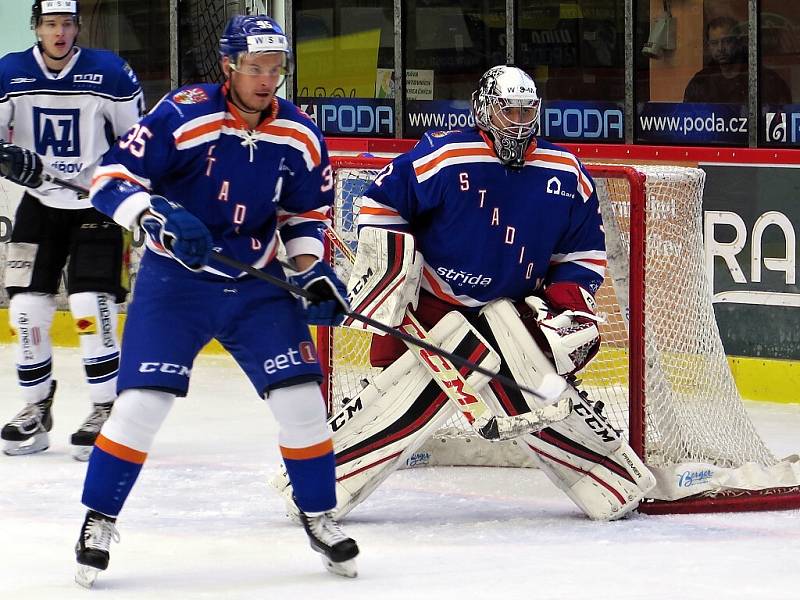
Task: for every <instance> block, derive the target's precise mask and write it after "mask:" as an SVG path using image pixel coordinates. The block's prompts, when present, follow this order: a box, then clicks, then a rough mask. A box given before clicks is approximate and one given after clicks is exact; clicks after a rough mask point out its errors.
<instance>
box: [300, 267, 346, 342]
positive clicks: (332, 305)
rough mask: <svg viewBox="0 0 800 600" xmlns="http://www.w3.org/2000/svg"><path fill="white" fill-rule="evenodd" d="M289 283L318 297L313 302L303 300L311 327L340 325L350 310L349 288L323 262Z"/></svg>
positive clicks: (302, 272)
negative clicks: (348, 300)
mask: <svg viewBox="0 0 800 600" xmlns="http://www.w3.org/2000/svg"><path fill="white" fill-rule="evenodd" d="M289 283H291V284H293V285H296V286H297V287H301V288H303V289H304V290H308V291H309V292H311V293H312V294H314V295H315V296H316V298H314V299H313V300H309V299H308V298H302V301H303V308H305V309H306V318H307V319H308V323H309V325H327V326H328V327H333V326H335V325H339V324H341V322H342V321H343V320H344V316H345V312H347V311H349V310H350V304H349V303H348V302H347V288H346V287H345V285H344V284H343V283H342V282H341V280H340V279H339V278H338V277H337V276H336V273H334V272H333V269H331V268H330V267H329V266H328V265H327V263H325V262H323V261H320V260H318V261H317V262H315V263H314V264H312V265H311V266H310V267H308V268H307V269H306V270H305V271H300V272H299V273H295V274H293V275H290V276H289Z"/></svg>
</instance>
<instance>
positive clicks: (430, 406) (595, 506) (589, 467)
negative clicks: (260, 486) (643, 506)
mask: <svg viewBox="0 0 800 600" xmlns="http://www.w3.org/2000/svg"><path fill="white" fill-rule="evenodd" d="M539 104H540V99H539V96H538V94H537V90H536V85H535V83H534V81H533V79H532V78H531V77H530V76H528V75H527V74H526V73H525V72H524V71H522V70H521V69H518V68H516V67H513V66H497V67H494V68H492V69H490V70H489V71H487V72H486V73H485V74H484V75H483V76H482V77H481V80H480V82H479V84H478V89H477V90H476V91H475V93H474V94H473V102H472V110H473V114H474V117H475V122H476V124H477V127H475V128H470V129H465V130H457V131H432V132H428V133H426V134H425V136H424V137H423V139H421V140H420V142H419V143H418V144H417V145H416V146H415V147H414V148H413V149H412V150H411V151H409V152H407V153H405V154H403V155H401V156H398V157H397V158H395V159H394V160H393V161H392V162H391V163H390V164H389V165H388V166H387V167H386V168H385V169H384V170H383V171H382V172H381V173H380V174H379V175H378V176H377V177H376V178H375V180H374V181H373V183H372V184H371V185H370V186H369V188H368V189H367V190H366V192H365V193H364V196H363V197H362V198H361V199H360V200H359V205H360V211H359V221H358V224H359V230H360V231H359V245H358V255H357V257H356V262H355V265H354V267H353V272H352V274H351V278H350V282H349V285H348V289H349V290H350V298H351V304H352V306H353V310H354V311H358V312H361V313H362V314H368V315H381V320H382V322H383V323H384V324H386V325H392V326H402V327H404V328H406V329H405V330H406V331H408V330H409V329H408V327H409V320H408V317H407V316H406V312H405V311H406V308H407V307H408V306H409V304H410V305H411V306H413V307H414V308H413V310H412V313H413V314H414V315H416V318H417V319H418V321H419V323H421V326H422V328H424V329H428V330H429V331H428V334H427V335H428V337H429V338H430V340H431V341H435V342H437V343H439V344H440V345H447V346H448V348H446V349H450V348H453V349H454V350H455V353H456V354H459V355H461V356H463V357H466V358H469V359H470V360H473V361H474V362H478V361H479V360H484V359H486V360H489V358H488V357H489V356H494V357H495V358H493V359H492V360H494V361H495V364H496V366H497V368H498V370H499V373H500V374H502V375H504V376H506V377H507V378H513V379H514V380H515V381H516V382H517V383H518V384H520V385H521V386H523V387H524V388H527V389H533V390H540V391H542V390H544V387H543V386H545V384H546V383H547V382H548V381H550V382H552V381H554V380H555V381H559V380H558V376H562V377H566V378H567V381H568V382H569V385H567V386H566V389H565V391H564V392H563V393H562V394H561V396H559V397H557V398H552V397H551V398H550V399H549V401H546V400H545V397H546V396H552V395H556V396H557V395H558V391H556V393H555V394H549V393H548V394H545V393H544V392H542V394H541V395H540V397H534V396H533V395H531V394H528V393H523V391H522V390H521V389H520V388H517V387H513V386H510V385H506V384H504V383H503V382H501V381H499V380H498V379H487V378H485V377H484V378H482V379H481V378H480V377H478V376H477V374H475V373H473V374H469V373H468V372H463V371H462V372H459V371H457V370H456V369H454V368H453V367H452V366H448V365H445V363H444V362H443V361H442V360H441V359H436V358H435V357H434V358H432V357H431V355H430V353H424V352H422V353H420V352H415V351H413V350H408V351H407V347H406V345H405V344H404V343H402V342H400V341H399V340H397V339H396V338H394V337H389V336H379V335H375V336H373V341H372V348H371V359H372V363H373V366H379V367H386V368H385V370H384V371H383V372H381V373H380V374H379V375H377V376H376V377H375V378H374V380H373V382H372V384H371V385H369V386H368V387H366V388H365V389H364V390H363V391H362V392H361V393H360V394H359V395H358V396H357V397H356V398H353V399H352V400H351V401H350V402H348V403H347V404H346V405H345V406H344V407H343V408H342V409H341V412H339V413H338V414H335V415H333V416H332V417H331V419H330V421H329V424H330V426H331V428H332V429H333V430H334V449H335V451H336V475H337V484H338V488H337V497H338V499H339V504H338V505H337V510H338V513H337V515H338V516H339V517H341V516H343V515H344V514H345V513H347V512H348V511H349V510H351V509H352V508H353V507H354V506H356V505H357V504H358V503H359V502H361V501H363V500H364V499H365V498H366V497H367V496H368V495H369V493H370V492H371V491H372V490H373V489H375V487H376V486H377V485H378V484H379V483H380V482H381V481H382V480H383V479H384V478H386V477H387V476H388V475H389V474H390V473H391V471H392V470H394V469H396V468H397V467H398V466H401V465H403V464H404V463H405V461H406V460H407V459H408V458H409V457H411V456H412V454H413V452H414V451H415V449H416V448H418V447H419V445H420V444H422V443H423V442H424V441H425V439H426V438H427V437H428V436H429V435H430V434H431V433H432V432H434V431H435V430H436V429H437V428H438V427H440V426H441V425H442V424H443V423H444V422H446V421H447V419H448V418H450V417H451V416H452V415H453V414H455V413H456V412H457V409H456V406H458V405H460V406H461V407H465V408H466V409H467V410H466V411H464V410H463V408H462V409H459V410H461V411H462V412H464V414H465V416H467V418H468V420H471V421H472V422H473V426H474V423H476V422H478V423H480V422H481V421H480V419H479V418H476V417H475V414H478V415H481V414H486V413H487V412H489V413H490V414H491V413H493V414H494V415H497V416H498V417H500V418H506V417H517V416H519V415H523V414H526V413H533V412H534V411H537V410H545V409H548V408H551V406H552V407H555V406H556V404H561V403H562V402H563V401H564V400H569V402H570V403H571V406H572V410H571V412H569V411H565V412H562V411H558V412H557V413H554V416H553V417H552V418H548V419H547V420H539V421H537V422H535V423H534V424H532V425H531V426H528V425H527V424H525V426H524V428H523V429H522V430H519V431H520V434H521V438H520V444H519V446H520V447H521V448H524V449H526V450H530V451H531V452H532V455H533V457H534V459H535V460H538V461H539V462H540V463H541V466H542V468H543V469H544V470H545V472H546V473H547V474H548V476H550V478H551V479H552V480H553V481H554V482H555V483H556V485H557V486H558V487H560V488H561V489H563V490H564V491H565V493H567V495H568V496H569V497H570V498H572V499H573V501H575V502H576V504H578V506H579V507H580V508H581V509H583V510H584V512H585V513H586V514H587V515H588V516H589V517H591V518H594V519H613V518H619V517H620V516H622V515H624V514H626V513H627V512H629V511H630V510H633V509H634V508H635V507H636V506H637V503H638V500H639V499H640V498H641V497H642V496H643V494H644V492H646V491H647V490H649V489H650V487H652V485H653V484H654V483H655V481H654V480H653V479H652V477H651V476H650V474H649V472H648V471H647V469H646V467H645V466H644V464H643V463H642V462H641V461H640V460H639V459H638V457H636V455H635V454H634V453H633V451H632V450H631V449H630V447H629V446H628V445H627V443H625V441H624V440H623V439H621V437H620V436H619V434H618V432H616V431H614V429H613V428H612V427H611V426H610V425H609V424H608V423H607V422H606V420H605V419H604V418H603V416H602V414H601V413H600V411H599V408H598V407H597V406H594V405H592V404H591V403H590V402H589V400H588V399H587V398H586V396H585V394H583V393H582V392H579V391H578V390H577V388H576V387H575V385H576V384H575V379H574V377H573V376H574V374H575V373H576V372H577V371H579V370H580V369H581V368H583V367H584V366H585V365H586V364H587V363H588V362H589V361H590V360H591V359H592V358H593V357H594V356H595V354H596V353H597V351H598V348H599V346H600V336H599V332H598V328H597V322H598V320H599V319H598V317H596V316H595V301H594V293H595V292H596V291H597V290H598V288H599V287H600V285H601V283H602V281H603V277H604V272H605V265H606V252H605V235H604V232H603V225H602V221H601V217H600V210H599V203H598V197H597V193H596V191H595V188H594V182H593V181H592V179H591V177H590V176H589V174H588V172H587V171H586V170H585V169H584V167H583V165H581V163H580V162H579V161H578V159H577V158H576V157H575V156H574V155H572V154H571V153H569V152H568V151H567V150H565V149H563V148H560V147H558V146H556V145H554V144H551V143H549V142H548V141H546V140H544V139H542V138H538V137H535V135H536V132H537V130H538V124H539ZM409 249H411V250H409ZM345 324H347V325H349V326H354V327H358V328H363V326H362V325H361V324H360V323H358V322H355V323H349V322H348V319H346V320H345ZM411 330H413V331H417V332H419V331H420V328H419V327H418V326H417V325H416V324H414V323H411ZM562 384H563V381H562ZM562 389H563V388H562ZM453 390H457V391H455V392H454V391H453ZM543 396H545V397H543ZM554 400H555V401H556V402H555V403H554ZM472 406H476V407H487V408H480V412H479V413H477V412H476V413H471V412H470V410H471V409H470V407H472ZM467 413H469V414H467ZM475 429H476V430H478V431H479V432H480V433H481V435H483V436H484V437H487V438H489V439H492V438H494V439H496V438H497V433H498V432H499V425H498V428H497V429H496V430H495V431H491V430H486V429H484V428H483V427H482V426H478V427H475ZM517 431H518V430H516V429H515V430H514V431H513V432H512V433H513V434H514V435H516V433H517ZM487 434H491V435H487ZM275 483H276V487H278V488H279V489H281V490H282V492H283V493H284V495H285V497H286V499H287V501H288V503H289V508H290V511H291V512H296V510H295V509H294V508H293V507H292V502H291V492H290V487H289V486H288V485H287V482H286V480H285V478H281V477H279V478H277V480H276V482H275Z"/></svg>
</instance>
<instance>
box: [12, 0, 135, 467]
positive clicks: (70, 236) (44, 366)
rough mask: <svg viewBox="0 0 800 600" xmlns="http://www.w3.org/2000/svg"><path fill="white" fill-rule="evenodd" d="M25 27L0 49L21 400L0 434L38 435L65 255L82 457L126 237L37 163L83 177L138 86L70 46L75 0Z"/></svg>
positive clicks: (105, 363) (111, 357) (48, 421)
mask: <svg viewBox="0 0 800 600" xmlns="http://www.w3.org/2000/svg"><path fill="white" fill-rule="evenodd" d="M31 28H32V29H33V30H34V31H35V33H36V37H37V43H36V45H34V46H33V47H32V48H30V49H28V50H25V51H23V52H15V53H10V54H8V55H6V56H4V57H3V58H2V59H0V175H2V176H4V177H6V178H7V179H9V180H11V181H13V182H15V183H18V184H20V185H23V186H26V187H27V190H26V191H25V194H24V195H23V197H22V199H21V201H20V204H19V207H18V208H17V212H16V215H15V219H14V227H13V230H12V234H11V240H10V242H9V244H8V257H7V262H6V265H5V278H4V285H5V288H6V290H7V291H8V294H9V296H10V297H11V302H10V306H9V319H10V323H11V329H12V331H14V333H15V335H16V343H17V356H16V367H17V377H18V380H19V384H20V388H21V391H22V397H23V400H24V401H25V403H26V406H25V408H24V409H23V410H22V411H21V412H19V413H18V414H17V415H16V416H15V417H14V418H13V419H12V420H11V421H10V422H9V423H8V424H6V425H5V426H4V427H3V428H2V431H0V436H1V437H2V439H3V440H4V441H5V448H4V451H5V453H6V454H8V455H12V456H13V455H19V454H31V453H35V452H41V451H43V450H46V449H47V448H48V446H49V436H48V432H49V431H50V430H51V428H52V426H53V417H52V412H51V405H52V402H53V395H54V392H55V387H56V382H55V380H54V379H53V368H52V346H51V339H50V327H51V325H52V322H53V317H54V314H55V310H56V303H55V294H56V293H57V292H58V287H59V284H60V281H61V276H62V271H63V269H64V266H65V265H67V280H66V287H67V293H68V295H69V306H70V311H71V312H72V316H73V318H74V323H75V328H76V331H77V333H78V336H79V339H80V345H81V353H82V355H83V365H84V370H85V374H86V381H87V382H88V386H89V399H90V401H91V404H92V411H91V413H90V415H89V417H88V418H87V419H86V420H85V422H84V423H83V424H82V425H81V426H80V427H79V428H78V430H77V431H76V432H75V433H74V434H73V435H72V436H71V439H70V441H71V444H72V446H73V456H74V457H75V458H76V459H78V460H86V459H87V458H88V455H89V453H90V452H91V448H92V446H93V444H94V440H95V438H96V437H97V433H98V432H99V430H100V427H101V426H102V424H103V422H104V421H105V420H106V419H107V418H108V414H109V412H110V410H111V406H112V404H113V402H114V400H115V398H116V382H117V371H118V369H119V345H118V341H117V332H116V329H117V303H119V302H123V301H124V300H125V296H126V294H127V287H128V286H127V282H126V273H125V264H126V260H127V252H128V237H127V236H125V235H123V230H122V229H121V228H120V227H119V226H118V225H117V224H115V223H114V222H113V221H112V220H111V219H109V218H107V217H106V216H105V215H103V214H102V213H100V212H99V211H97V210H95V209H94V208H93V207H92V206H91V203H90V202H89V200H88V198H85V197H81V196H79V195H78V194H76V193H75V192H73V191H71V190H68V189H66V188H64V187H61V186H58V185H54V184H48V183H45V182H43V181H42V172H45V173H48V174H50V175H52V176H56V177H59V178H61V179H68V180H71V181H72V182H74V183H76V184H79V185H85V186H87V187H88V183H89V182H90V179H91V174H92V171H93V170H94V167H95V165H96V163H97V162H98V160H99V159H100V157H101V156H102V154H103V152H105V151H106V150H107V149H108V147H109V145H110V143H111V142H113V141H114V139H115V138H116V137H118V136H119V135H120V134H122V133H123V132H125V131H127V129H128V128H129V127H130V126H131V125H132V124H133V123H135V122H136V120H137V119H138V118H139V116H140V115H141V113H142V112H143V110H144V97H143V95H142V90H141V86H140V85H139V82H138V80H137V79H136V76H135V74H134V73H133V71H132V70H131V68H130V67H129V66H128V65H127V64H126V63H125V61H123V60H122V59H121V58H120V57H119V56H117V55H116V54H114V53H112V52H108V51H105V50H95V49H86V48H79V47H78V46H76V41H77V37H78V33H79V31H80V15H79V5H78V1H77V0H36V1H35V2H34V4H33V9H32V17H31ZM67 261H68V263H67Z"/></svg>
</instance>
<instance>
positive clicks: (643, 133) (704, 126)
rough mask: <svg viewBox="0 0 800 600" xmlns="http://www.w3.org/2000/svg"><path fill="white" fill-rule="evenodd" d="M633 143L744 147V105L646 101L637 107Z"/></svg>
mask: <svg viewBox="0 0 800 600" xmlns="http://www.w3.org/2000/svg"><path fill="white" fill-rule="evenodd" d="M636 140H637V141H639V142H645V143H648V144H677V145H680V146H688V145H695V144H702V145H716V144H721V145H726V146H746V145H747V107H746V106H745V105H743V104H700V103H693V102H687V103H682V102H645V103H643V104H639V105H638V107H637V127H636Z"/></svg>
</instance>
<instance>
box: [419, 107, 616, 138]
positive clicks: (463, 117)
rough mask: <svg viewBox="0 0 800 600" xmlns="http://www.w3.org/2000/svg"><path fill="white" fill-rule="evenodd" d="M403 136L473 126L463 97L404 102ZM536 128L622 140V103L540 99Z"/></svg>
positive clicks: (571, 135) (553, 133) (565, 135)
mask: <svg viewBox="0 0 800 600" xmlns="http://www.w3.org/2000/svg"><path fill="white" fill-rule="evenodd" d="M405 126H406V136H407V137H421V136H422V134H423V133H425V132H426V131H427V130H429V129H443V130H449V129H463V128H465V127H474V126H475V120H474V119H473V118H472V114H471V110H470V102H468V101H466V100H432V101H429V102H424V101H412V100H409V101H408V102H407V103H406V124H405ZM540 131H541V132H542V134H543V135H544V137H546V138H547V139H549V140H552V141H555V142H559V141H560V142H582V141H583V142H587V141H588V142H595V143H596V142H622V141H624V137H625V123H624V119H623V113H622V105H619V104H615V103H613V102H543V103H542V109H541V115H540Z"/></svg>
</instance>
